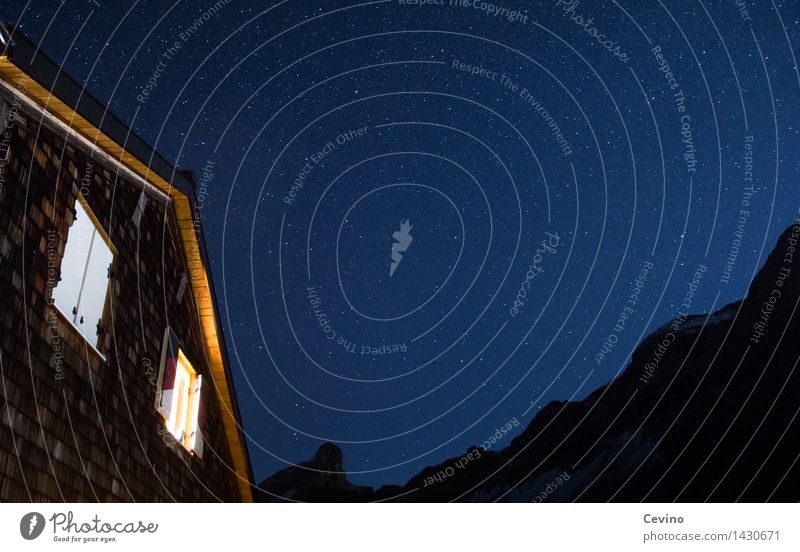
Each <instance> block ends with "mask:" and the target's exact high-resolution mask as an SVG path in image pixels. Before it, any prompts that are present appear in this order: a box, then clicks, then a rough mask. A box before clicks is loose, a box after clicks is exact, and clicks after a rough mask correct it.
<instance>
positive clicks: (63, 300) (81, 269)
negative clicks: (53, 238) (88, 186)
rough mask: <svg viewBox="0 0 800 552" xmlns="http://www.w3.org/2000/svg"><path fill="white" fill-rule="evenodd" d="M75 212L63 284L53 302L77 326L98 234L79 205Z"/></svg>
mask: <svg viewBox="0 0 800 552" xmlns="http://www.w3.org/2000/svg"><path fill="white" fill-rule="evenodd" d="M75 210H76V214H75V220H74V221H73V223H72V226H71V227H70V229H69V233H68V234H67V243H66V245H65V246H64V256H63V257H62V259H61V280H60V281H59V282H58V283H57V284H56V288H55V289H54V290H53V300H54V301H55V303H56V306H57V307H58V308H59V309H60V310H61V312H63V313H64V314H65V315H67V318H69V320H70V321H71V322H72V323H74V324H76V325H77V324H78V321H79V317H78V312H77V308H78V300H79V297H80V293H81V285H82V283H83V276H84V274H86V262H87V261H88V259H89V252H90V251H91V247H92V239H93V238H94V234H95V232H96V230H95V227H94V223H93V222H92V219H91V218H90V217H89V215H88V213H86V211H85V210H84V209H83V206H81V204H80V202H79V201H78V202H76V203H75Z"/></svg>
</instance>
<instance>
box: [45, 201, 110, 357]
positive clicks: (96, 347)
mask: <svg viewBox="0 0 800 552" xmlns="http://www.w3.org/2000/svg"><path fill="white" fill-rule="evenodd" d="M78 205H80V207H81V209H82V210H83V211H84V213H86V216H87V217H88V219H89V222H90V223H91V224H92V226H93V228H94V231H95V233H96V235H97V236H99V237H100V238H101V239H102V240H103V243H104V244H105V245H106V247H107V248H108V250H109V251H110V252H111V261H110V263H109V265H108V270H109V275H108V278H107V281H106V287H105V289H104V290H103V307H102V309H101V311H100V318H99V319H98V321H97V325H98V326H102V325H103V323H104V322H105V321H106V320H107V319H108V315H109V303H110V297H111V293H110V291H111V280H112V277H113V272H114V267H115V265H116V262H117V257H118V256H119V250H118V249H117V247H116V246H115V245H114V242H112V241H111V238H110V237H109V235H108V233H107V232H106V230H105V228H103V225H102V224H100V220H99V219H98V218H97V215H95V214H94V211H93V210H92V208H91V207H90V206H89V203H88V202H87V201H86V198H85V197H83V194H81V193H78V195H77V196H76V198H75V204H74V207H73V209H74V212H75V213H76V216H77V212H78V211H77V206H78ZM74 224H75V222H74V220H73V223H72V224H71V225H70V229H71V228H72V226H73V225H74ZM69 234H70V230H69V229H68V230H67V235H66V236H65V237H63V238H62V239H63V240H64V253H63V254H62V255H61V257H60V259H59V262H60V265H59V281H58V283H56V285H55V286H54V287H53V288H52V289H51V290H50V296H51V300H52V304H53V305H54V306H55V307H56V311H57V312H58V314H59V315H60V317H61V319H62V320H63V321H64V322H66V323H67V324H68V325H69V326H70V327H71V328H72V329H73V330H74V331H75V332H76V333H77V334H78V335H80V337H81V339H83V340H84V342H86V344H87V345H89V347H90V348H91V349H92V350H93V351H94V352H96V353H97V354H98V355H99V356H100V357H101V359H102V360H105V358H106V357H105V355H104V354H103V353H102V352H101V351H100V340H99V337H100V335H99V333H97V334H95V335H96V338H95V339H94V342H92V341H93V340H92V339H91V336H87V335H86V326H85V325H84V327H83V328H81V326H80V325H78V324H76V323H75V321H74V316H76V315H75V314H73V313H72V312H67V311H65V310H64V309H63V308H62V305H60V304H58V302H57V301H56V299H55V296H54V294H55V291H56V289H58V285H59V284H60V283H61V282H62V281H63V273H64V259H65V255H66V252H67V248H66V245H67V243H68V242H69ZM87 269H88V266H87V267H85V268H84V273H83V274H82V276H81V277H82V278H85V276H86V273H85V271H86V270H87ZM81 295H82V293H79V295H78V298H79V299H78V301H79V302H78V304H80V297H81Z"/></svg>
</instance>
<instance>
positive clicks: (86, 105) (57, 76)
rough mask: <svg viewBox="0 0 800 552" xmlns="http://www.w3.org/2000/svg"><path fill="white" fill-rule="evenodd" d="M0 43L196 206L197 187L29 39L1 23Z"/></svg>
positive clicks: (45, 85) (37, 78)
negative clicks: (195, 192)
mask: <svg viewBox="0 0 800 552" xmlns="http://www.w3.org/2000/svg"><path fill="white" fill-rule="evenodd" d="M0 41H2V43H3V54H4V55H6V56H7V57H8V59H9V60H10V61H11V63H13V64H14V65H16V66H17V67H18V68H19V69H20V70H21V71H23V72H25V73H26V74H27V75H28V76H30V77H31V78H32V79H34V80H35V81H36V82H38V83H39V84H40V85H41V86H42V87H43V88H45V89H47V90H49V91H50V92H51V93H52V94H53V95H54V96H55V97H57V98H58V99H59V100H61V101H62V102H64V103H65V104H66V105H68V106H69V107H70V108H71V109H72V110H73V111H75V112H76V113H77V114H78V115H80V116H81V117H83V118H84V119H86V120H87V121H89V122H90V123H91V124H92V125H94V126H95V127H96V128H98V129H100V130H101V131H102V132H103V133H104V134H105V135H106V136H108V137H109V138H111V139H112V140H114V141H115V142H116V143H117V144H119V145H121V146H124V148H125V149H126V150H127V151H128V153H130V154H131V155H133V156H134V157H136V158H137V159H138V160H139V161H141V162H142V163H144V164H145V165H147V166H148V167H149V168H150V170H152V171H153V172H155V173H156V174H157V175H158V176H160V177H161V178H163V179H164V180H166V181H167V182H169V183H170V184H171V185H172V186H174V187H175V188H177V189H178V191H180V192H181V193H182V194H184V195H185V196H187V197H188V198H190V199H191V200H192V203H194V199H195V195H194V184H193V182H192V181H191V180H189V179H188V178H186V176H185V175H184V174H183V173H181V172H179V171H178V170H177V169H176V168H175V167H174V166H173V165H172V163H170V162H169V161H167V160H166V159H164V157H162V156H161V154H159V153H158V152H157V151H156V150H154V149H153V148H152V147H151V146H150V145H149V144H148V143H147V142H145V141H144V140H143V139H142V138H141V137H139V135H137V134H136V133H135V132H133V131H132V130H131V129H130V127H129V125H128V124H127V123H125V122H124V121H122V119H120V118H119V117H117V116H116V115H114V113H112V112H111V111H110V110H109V109H108V107H107V106H106V105H105V104H103V103H102V102H101V101H99V100H98V99H97V98H95V97H94V96H93V95H92V94H90V93H89V92H88V91H87V90H86V87H85V85H82V84H80V83H79V82H78V81H76V80H75V79H73V78H72V77H70V76H69V75H68V74H67V73H65V72H64V71H63V70H62V69H61V66H60V65H59V64H58V63H56V62H54V61H53V60H52V59H50V58H49V57H47V55H46V54H44V53H43V52H42V51H41V50H40V49H39V46H38V45H37V44H35V43H34V42H33V41H31V40H30V39H29V38H28V37H26V36H25V35H24V34H23V33H22V31H21V30H20V29H18V28H17V27H16V26H15V25H14V24H13V23H4V22H0Z"/></svg>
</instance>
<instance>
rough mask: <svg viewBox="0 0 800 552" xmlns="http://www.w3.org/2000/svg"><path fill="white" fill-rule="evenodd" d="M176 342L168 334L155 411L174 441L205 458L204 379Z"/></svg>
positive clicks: (172, 336)
mask: <svg viewBox="0 0 800 552" xmlns="http://www.w3.org/2000/svg"><path fill="white" fill-rule="evenodd" d="M175 341H176V339H175V336H174V335H173V334H171V333H170V332H169V331H168V332H167V336H166V347H165V352H164V362H163V365H162V372H161V378H160V383H161V388H160V390H159V396H158V402H157V405H156V409H157V410H158V412H159V413H160V414H161V415H162V416H163V417H164V422H165V424H166V427H167V431H169V432H170V433H171V434H172V436H173V437H175V440H176V441H178V442H179V443H181V445H183V447H184V448H185V449H186V450H188V451H191V452H193V453H194V454H197V455H198V456H202V452H203V437H202V435H200V434H201V432H202V428H201V427H200V426H201V424H202V412H201V400H200V399H201V395H200V390H201V387H202V383H203V378H202V376H201V375H200V374H198V373H197V371H196V370H195V369H194V368H193V367H192V363H191V362H189V359H187V358H186V355H185V354H184V353H183V351H182V350H181V349H180V348H179V347H177V346H176V344H175Z"/></svg>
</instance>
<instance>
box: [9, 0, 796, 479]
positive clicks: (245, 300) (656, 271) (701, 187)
mask: <svg viewBox="0 0 800 552" xmlns="http://www.w3.org/2000/svg"><path fill="white" fill-rule="evenodd" d="M214 4H215V3H214V2H211V1H192V2H188V1H178V2H175V3H174V4H172V3H169V2H155V1H147V2H131V1H125V2H110V1H108V0H97V1H96V2H94V1H89V2H86V1H78V0H75V1H63V2H36V3H35V5H34V4H32V3H26V2H23V1H19V0H7V1H5V2H4V3H3V9H2V13H0V17H2V18H4V19H6V20H12V21H17V22H19V23H20V25H21V28H22V30H23V31H24V32H25V33H26V34H28V36H30V37H31V38H32V39H34V40H40V41H41V44H42V49H43V50H44V51H45V52H47V53H48V55H50V56H51V57H52V58H53V59H55V60H56V61H57V62H59V63H61V64H62V65H63V67H64V69H65V70H66V71H67V72H68V73H70V74H71V75H72V76H73V77H75V78H76V79H78V80H79V81H81V82H85V83H86V86H87V89H88V90H89V91H90V92H91V93H93V94H94V95H95V96H97V97H98V98H99V99H101V100H102V101H103V102H105V103H107V104H108V105H109V106H110V108H111V109H112V110H113V111H114V112H115V113H116V114H117V115H118V116H120V117H121V118H123V119H124V120H126V121H128V122H129V123H130V124H131V126H132V128H134V129H135V130H136V131H137V132H138V133H139V134H140V135H141V136H143V137H144V138H146V139H147V140H148V141H149V142H150V143H151V144H153V145H154V146H155V147H156V148H157V149H158V150H159V151H161V152H162V153H163V154H164V155H165V156H166V157H167V158H169V159H172V160H174V161H175V162H177V164H178V165H179V166H180V167H182V168H194V169H196V170H198V171H200V172H199V174H202V172H203V168H204V167H205V168H206V171H205V172H206V173H207V176H213V178H207V181H206V182H204V183H203V190H202V191H203V193H202V195H201V196H200V204H201V207H202V214H203V221H204V228H205V233H206V239H207V242H208V247H209V251H210V256H211V263H212V270H213V274H214V278H215V282H216V287H217V292H218V296H219V297H218V299H219V303H220V307H221V312H222V318H223V325H224V329H225V333H226V338H227V343H228V348H229V355H230V359H231V362H232V370H233V372H234V379H235V383H236V389H237V395H238V397H239V402H240V406H241V409H242V415H243V423H244V428H245V431H246V433H247V436H248V447H249V451H250V455H251V460H252V463H253V469H254V472H255V477H256V480H257V481H260V480H261V479H263V478H264V477H266V476H268V475H270V474H272V473H274V472H275V471H277V470H279V469H281V468H283V467H286V466H287V465H291V464H292V463H296V462H300V461H303V460H305V459H307V458H309V457H310V456H312V455H313V453H314V452H315V451H316V450H317V448H318V447H319V445H320V444H321V443H322V442H325V441H332V442H335V443H337V444H339V446H340V447H341V448H342V449H343V451H344V455H345V467H346V469H347V471H348V474H349V477H350V479H351V481H353V482H355V483H358V484H364V485H373V486H378V485H381V484H385V483H403V482H405V481H406V480H407V479H408V478H409V477H411V476H412V475H413V474H414V473H416V472H417V471H419V470H420V469H421V468H422V467H424V466H426V465H433V464H436V463H438V462H441V461H442V460H444V459H445V458H448V457H451V456H455V455H457V454H460V453H463V452H464V451H465V450H466V449H467V447H469V446H470V445H475V444H480V443H481V442H483V441H485V440H486V439H487V438H488V437H489V436H491V435H492V434H493V433H494V432H495V429H496V428H498V427H500V426H503V425H505V424H506V423H507V422H508V421H510V420H516V421H518V422H519V425H518V426H517V427H516V429H515V431H514V434H515V433H518V432H520V431H522V429H523V428H524V427H525V426H526V425H527V424H528V423H529V422H530V420H531V419H532V418H533V417H534V416H535V415H536V413H537V412H538V411H539V410H540V409H541V408H542V407H543V406H544V405H546V404H547V403H548V402H549V401H552V400H567V399H580V398H582V397H584V396H586V395H587V394H588V393H590V392H591V391H592V390H594V389H595V388H597V387H598V386H600V385H603V384H604V383H607V382H608V381H610V380H611V379H612V378H614V376H615V375H616V374H618V373H619V372H620V371H621V370H623V369H624V367H625V365H626V364H627V362H628V360H629V357H630V355H631V353H632V352H633V350H634V348H635V347H636V345H637V343H639V342H640V341H641V339H642V338H643V337H644V336H646V335H647V334H648V333H650V332H651V331H653V330H654V329H656V328H657V327H659V326H661V325H663V324H665V323H666V322H668V321H669V320H671V319H673V318H675V317H677V316H678V315H679V313H680V312H681V310H682V304H684V300H685V298H686V297H687V292H688V290H689V284H690V283H691V281H692V279H693V275H694V274H695V272H696V271H697V270H698V266H699V265H702V266H703V267H704V270H705V271H704V272H703V276H702V279H701V281H700V284H699V286H698V287H697V289H696V291H695V292H694V296H693V297H691V300H690V305H689V309H688V310H689V312H691V313H702V312H709V311H713V310H716V309H718V308H721V307H722V306H724V305H726V304H727V303H729V302H732V301H735V300H737V299H739V298H741V297H742V296H743V295H744V294H745V293H746V291H747V286H748V283H749V282H750V280H751V279H752V277H753V275H754V273H755V272H756V271H757V270H758V268H759V267H760V266H761V265H762V264H763V262H764V260H765V257H766V255H767V254H768V253H769V252H770V251H771V249H772V247H773V245H774V243H775V240H776V238H777V236H778V235H779V233H780V232H781V231H782V230H783V229H784V228H785V227H786V226H788V225H789V224H790V223H791V222H792V221H793V220H794V219H795V218H796V217H797V216H798V207H800V193H798V189H797V186H798V165H799V163H800V148H798V128H797V125H798V124H800V113H799V112H798V105H800V74H799V73H798V67H797V63H796V55H795V51H794V49H793V48H794V46H796V45H798V44H800V22H799V21H798V20H799V19H800V4H799V3H797V2H788V1H787V2H777V1H773V0H765V1H758V2H755V1H752V0H741V1H740V2H738V3H737V2H734V1H726V2H710V1H707V0H705V1H701V0H694V1H683V0H676V1H670V2H663V1H659V0H656V1H655V2H647V3H641V2H633V1H630V0H619V1H611V2H609V1H597V2H594V1H593V2H580V3H577V4H576V3H575V2H574V1H569V2H563V1H561V2H559V1H558V0H553V1H542V2H531V1H525V2H523V1H521V0H492V2H488V1H487V2H480V1H479V2H476V3H475V2H473V1H472V0H467V1H464V2H456V1H451V0H440V1H439V2H438V3H434V4H428V5H413V3H412V2H401V1H400V0H387V1H360V0H347V1H345V0H335V1H330V0H329V1H307V0H303V1H300V0H286V1H281V2H270V1H268V2H256V1H248V2H243V1H239V0H230V1H228V2H225V0H223V1H221V2H219V3H217V6H216V7H214ZM743 10H746V11H743ZM403 223H407V227H406V230H403V229H402V228H401V227H402V225H403ZM393 265H394V272H393V273H392V272H391V267H392V266H393ZM510 438H511V436H509V437H506V439H509V440H510ZM505 444H507V443H504V442H500V443H498V444H497V445H496V446H497V447H498V448H500V447H502V446H505Z"/></svg>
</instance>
